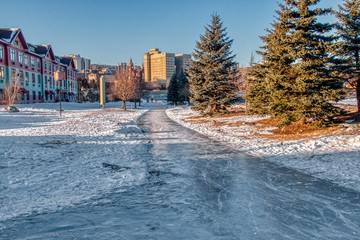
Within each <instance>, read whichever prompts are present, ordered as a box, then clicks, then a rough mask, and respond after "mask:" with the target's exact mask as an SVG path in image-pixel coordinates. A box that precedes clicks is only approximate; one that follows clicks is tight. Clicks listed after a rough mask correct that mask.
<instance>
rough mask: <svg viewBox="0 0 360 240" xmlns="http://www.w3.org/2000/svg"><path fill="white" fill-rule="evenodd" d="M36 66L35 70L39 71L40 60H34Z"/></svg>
mask: <svg viewBox="0 0 360 240" xmlns="http://www.w3.org/2000/svg"><path fill="white" fill-rule="evenodd" d="M36 65H37V68H38V69H40V60H39V59H36Z"/></svg>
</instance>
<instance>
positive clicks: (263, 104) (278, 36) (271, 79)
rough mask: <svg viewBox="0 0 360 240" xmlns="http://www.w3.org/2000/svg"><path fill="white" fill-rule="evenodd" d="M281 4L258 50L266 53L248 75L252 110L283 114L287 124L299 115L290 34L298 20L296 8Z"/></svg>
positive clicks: (279, 115)
mask: <svg viewBox="0 0 360 240" xmlns="http://www.w3.org/2000/svg"><path fill="white" fill-rule="evenodd" d="M279 7H280V10H278V11H276V13H277V15H278V16H277V17H276V21H275V22H274V23H273V24H272V26H273V29H272V30H267V32H268V35H267V36H265V37H261V39H262V41H263V42H264V43H265V45H264V46H263V47H261V48H262V51H257V53H258V54H259V55H261V56H262V62H261V63H259V64H255V65H253V68H252V71H251V73H250V76H249V78H248V86H247V89H246V101H247V103H248V105H249V106H250V112H252V113H255V114H261V115H265V114H270V115H272V116H274V117H280V118H281V121H282V123H281V124H282V125H285V124H288V123H290V122H292V121H294V120H296V119H297V118H296V116H294V114H296V111H294V108H295V107H294V106H293V103H292V101H293V99H294V97H295V96H293V95H294V92H293V84H294V83H295V81H294V79H293V78H292V75H291V71H292V66H291V65H292V64H293V62H294V57H293V56H292V55H291V51H292V48H293V44H292V40H291V39H290V38H289V35H290V34H291V29H292V28H293V27H294V23H293V22H292V13H293V10H292V9H291V8H289V6H286V5H282V4H279Z"/></svg>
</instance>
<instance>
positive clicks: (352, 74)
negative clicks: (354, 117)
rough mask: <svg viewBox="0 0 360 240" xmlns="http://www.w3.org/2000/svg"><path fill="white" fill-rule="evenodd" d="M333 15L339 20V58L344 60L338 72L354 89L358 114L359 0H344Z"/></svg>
mask: <svg viewBox="0 0 360 240" xmlns="http://www.w3.org/2000/svg"><path fill="white" fill-rule="evenodd" d="M335 14H336V17H337V19H338V20H339V24H338V25H337V34H338V36H339V37H340V56H341V58H342V59H343V60H345V62H344V63H343V64H341V65H340V72H341V73H342V74H343V75H344V78H345V79H346V80H347V82H348V83H349V84H350V85H351V87H353V88H354V89H355V92H356V98H357V112H358V113H360V58H359V54H360V0H345V1H344V4H343V5H342V6H341V5H340V6H339V11H337V12H336V13H335Z"/></svg>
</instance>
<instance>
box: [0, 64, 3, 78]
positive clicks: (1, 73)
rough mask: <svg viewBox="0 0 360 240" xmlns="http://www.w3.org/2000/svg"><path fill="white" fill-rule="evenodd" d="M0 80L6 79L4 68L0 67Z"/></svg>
mask: <svg viewBox="0 0 360 240" xmlns="http://www.w3.org/2000/svg"><path fill="white" fill-rule="evenodd" d="M0 78H1V79H4V67H3V66H0Z"/></svg>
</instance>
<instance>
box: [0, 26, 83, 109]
mask: <svg viewBox="0 0 360 240" xmlns="http://www.w3.org/2000/svg"><path fill="white" fill-rule="evenodd" d="M57 70H59V71H61V72H63V73H64V74H63V76H64V79H62V80H61V81H55V79H54V72H55V71H57ZM76 73H77V70H76V69H75V64H74V61H73V59H72V58H71V57H58V56H55V54H54V52H53V49H52V47H51V45H34V44H31V43H27V42H26V41H25V38H24V36H23V34H22V32H21V29H19V28H0V101H2V100H4V98H5V95H6V94H5V93H6V88H9V87H14V86H15V87H16V89H17V93H18V95H19V96H18V98H17V99H18V102H19V103H39V102H54V101H57V100H59V97H61V100H62V101H76V100H77V96H78V84H77V79H76Z"/></svg>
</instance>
